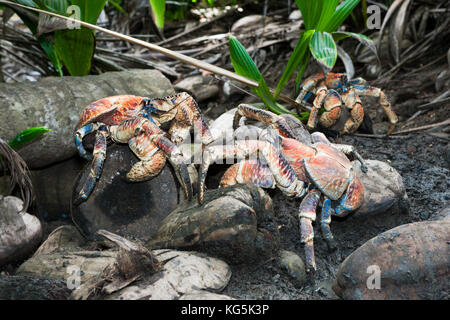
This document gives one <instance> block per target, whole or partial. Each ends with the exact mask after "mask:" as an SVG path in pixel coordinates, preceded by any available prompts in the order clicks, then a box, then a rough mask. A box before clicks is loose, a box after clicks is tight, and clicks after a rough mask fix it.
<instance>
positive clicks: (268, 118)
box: [233, 104, 295, 139]
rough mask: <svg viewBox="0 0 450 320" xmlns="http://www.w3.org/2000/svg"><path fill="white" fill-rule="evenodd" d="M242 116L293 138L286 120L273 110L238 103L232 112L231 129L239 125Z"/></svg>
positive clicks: (293, 135)
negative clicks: (234, 111) (233, 112)
mask: <svg viewBox="0 0 450 320" xmlns="http://www.w3.org/2000/svg"><path fill="white" fill-rule="evenodd" d="M242 117H246V118H250V119H255V120H258V121H261V122H262V123H264V124H268V125H271V126H272V127H273V128H274V129H276V130H278V132H279V133H280V135H281V136H283V137H285V138H291V139H295V134H294V133H293V132H292V130H291V128H290V127H289V125H288V124H287V122H286V120H285V119H284V118H283V117H280V116H279V115H276V114H275V113H273V112H270V111H267V110H263V109H260V108H256V107H253V106H251V105H248V104H240V105H239V106H238V107H237V111H236V113H235V114H234V121H233V129H235V130H236V129H237V128H238V127H239V121H240V120H241V118H242Z"/></svg>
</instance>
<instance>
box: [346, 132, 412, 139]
mask: <svg viewBox="0 0 450 320" xmlns="http://www.w3.org/2000/svg"><path fill="white" fill-rule="evenodd" d="M352 135H353V136H355V137H363V138H374V139H385V138H390V139H405V138H408V136H392V135H389V136H388V135H385V134H368V133H353V134H352Z"/></svg>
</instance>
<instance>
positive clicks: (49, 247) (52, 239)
mask: <svg viewBox="0 0 450 320" xmlns="http://www.w3.org/2000/svg"><path fill="white" fill-rule="evenodd" d="M86 243H87V241H86V239H85V238H83V236H82V235H81V234H80V233H79V232H78V230H77V228H75V227H74V226H70V225H65V226H60V227H58V228H56V229H55V230H53V232H52V233H50V235H49V236H48V238H47V240H45V241H44V242H43V243H42V244H41V246H40V247H39V248H38V249H37V250H36V252H35V253H34V257H36V256H39V255H42V254H51V253H53V252H56V251H62V250H64V251H66V252H67V251H77V250H80V249H81V248H82V247H83V246H84V245H86Z"/></svg>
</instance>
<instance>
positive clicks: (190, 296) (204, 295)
mask: <svg viewBox="0 0 450 320" xmlns="http://www.w3.org/2000/svg"><path fill="white" fill-rule="evenodd" d="M180 300H235V299H234V298H232V297H229V296H227V295H224V294H217V293H212V292H209V291H205V290H196V291H192V292H189V293H186V294H184V295H182V296H181V298H180Z"/></svg>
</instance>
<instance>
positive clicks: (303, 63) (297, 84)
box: [295, 51, 311, 95]
mask: <svg viewBox="0 0 450 320" xmlns="http://www.w3.org/2000/svg"><path fill="white" fill-rule="evenodd" d="M309 58H311V52H310V51H306V54H305V55H304V56H303V59H302V61H301V62H300V65H299V68H298V71H297V77H296V78H295V90H296V91H295V92H296V94H297V95H298V94H299V93H300V85H301V83H302V76H303V72H305V69H306V67H307V66H308V62H309Z"/></svg>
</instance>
